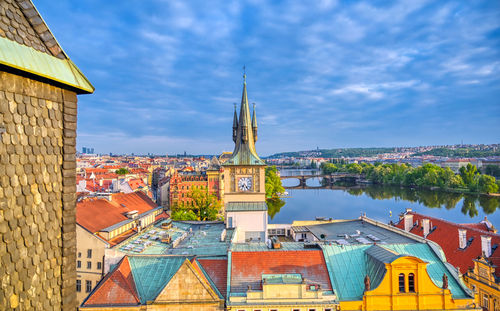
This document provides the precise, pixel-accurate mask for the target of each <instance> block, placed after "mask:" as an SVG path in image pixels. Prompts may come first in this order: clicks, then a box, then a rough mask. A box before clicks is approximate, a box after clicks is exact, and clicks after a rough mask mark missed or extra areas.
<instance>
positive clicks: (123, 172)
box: [115, 167, 130, 175]
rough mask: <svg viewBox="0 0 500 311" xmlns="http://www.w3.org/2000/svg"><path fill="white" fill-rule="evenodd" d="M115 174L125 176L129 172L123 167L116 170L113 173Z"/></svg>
mask: <svg viewBox="0 0 500 311" xmlns="http://www.w3.org/2000/svg"><path fill="white" fill-rule="evenodd" d="M115 173H116V174H118V175H127V174H128V173H130V172H129V171H128V169H126V168H125V167H122V168H119V169H117V170H116V171H115Z"/></svg>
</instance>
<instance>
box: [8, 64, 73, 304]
mask: <svg viewBox="0 0 500 311" xmlns="http://www.w3.org/2000/svg"><path fill="white" fill-rule="evenodd" d="M76 102H77V99H76V94H75V93H74V92H70V91H67V90H63V89H61V88H58V87H55V86H51V85H49V84H46V83H42V82H38V81H35V80H32V79H28V78H24V77H21V76H17V75H14V74H10V73H7V72H3V71H0V128H4V129H5V132H4V133H3V134H0V135H1V137H0V138H1V139H0V306H2V308H3V307H6V309H8V308H16V307H17V308H18V309H20V310H75V308H76V292H75V278H76V272H75V271H76V263H75V261H76V258H75V252H76V233H75V204H76V202H75V201H76V179H75V178H76V177H75V152H76V146H75V145H76V113H77V104H76ZM0 309H1V308H0Z"/></svg>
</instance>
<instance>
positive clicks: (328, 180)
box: [280, 173, 365, 189]
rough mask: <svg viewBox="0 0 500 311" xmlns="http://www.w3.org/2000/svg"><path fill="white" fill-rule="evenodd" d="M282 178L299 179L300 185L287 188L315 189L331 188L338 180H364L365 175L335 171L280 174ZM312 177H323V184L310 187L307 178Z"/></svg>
mask: <svg viewBox="0 0 500 311" xmlns="http://www.w3.org/2000/svg"><path fill="white" fill-rule="evenodd" d="M280 178H281V179H298V180H299V185H298V186H291V187H285V188H287V189H313V188H318V189H319V188H331V186H332V185H333V184H335V182H337V181H341V180H343V181H352V182H354V183H359V182H364V181H365V176H364V175H362V174H352V173H334V174H319V175H289V176H280ZM310 178H321V179H323V180H324V182H323V185H322V186H318V187H310V186H308V185H307V182H306V181H307V180H308V179H310Z"/></svg>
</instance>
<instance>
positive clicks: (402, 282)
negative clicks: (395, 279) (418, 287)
mask: <svg viewBox="0 0 500 311" xmlns="http://www.w3.org/2000/svg"><path fill="white" fill-rule="evenodd" d="M399 292H400V293H404V292H405V275H404V273H400V274H399Z"/></svg>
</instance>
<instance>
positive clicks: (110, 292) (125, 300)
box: [84, 257, 139, 306]
mask: <svg viewBox="0 0 500 311" xmlns="http://www.w3.org/2000/svg"><path fill="white" fill-rule="evenodd" d="M138 304H139V298H138V297H137V292H136V291H135V283H134V279H133V277H132V273H131V271H130V265H129V261H128V258H127V257H124V258H123V259H122V261H121V262H120V263H119V264H118V266H117V268H116V269H115V270H114V271H113V272H111V273H109V274H108V275H107V276H106V277H105V278H104V280H102V281H101V282H100V283H99V286H98V287H97V288H96V289H95V290H94V292H93V293H92V294H91V295H90V296H89V297H88V298H87V300H86V301H85V302H84V305H85V306H93V305H138Z"/></svg>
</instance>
